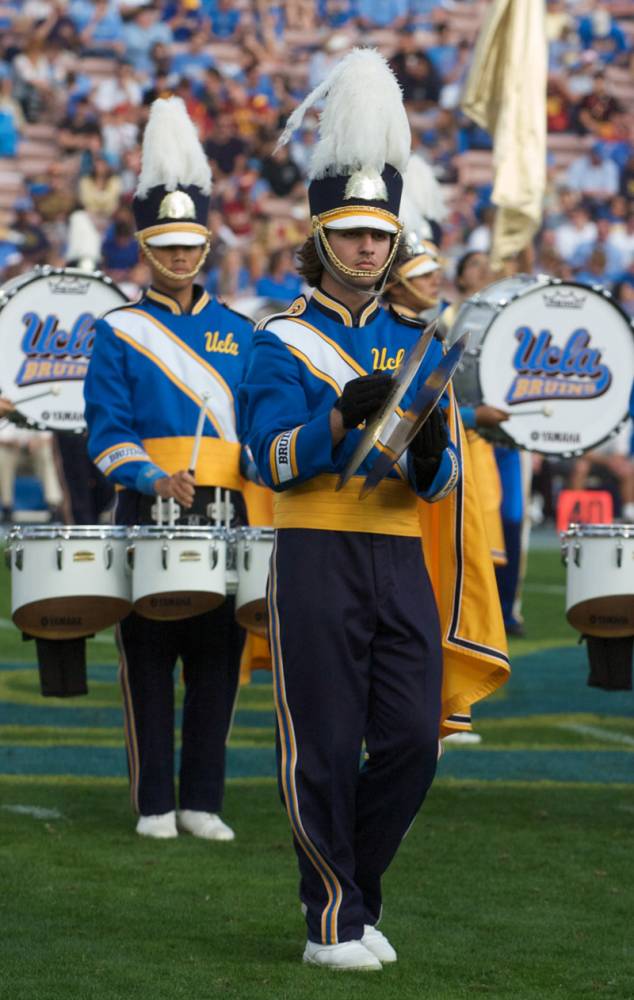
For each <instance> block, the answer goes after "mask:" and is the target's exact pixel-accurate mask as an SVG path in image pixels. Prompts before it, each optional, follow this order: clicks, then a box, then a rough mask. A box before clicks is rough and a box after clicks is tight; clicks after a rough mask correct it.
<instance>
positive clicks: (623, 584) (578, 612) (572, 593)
mask: <svg viewBox="0 0 634 1000" xmlns="http://www.w3.org/2000/svg"><path fill="white" fill-rule="evenodd" d="M561 543H562V544H561V551H562V559H563V562H564V564H565V565H566V567H567V573H566V618H567V619H568V621H569V622H570V624H571V625H572V626H573V628H576V629H578V630H579V632H583V633H584V634H585V635H598V636H605V637H608V638H614V639H617V638H620V637H623V636H627V635H634V524H571V525H570V527H569V529H568V531H564V532H562V534H561Z"/></svg>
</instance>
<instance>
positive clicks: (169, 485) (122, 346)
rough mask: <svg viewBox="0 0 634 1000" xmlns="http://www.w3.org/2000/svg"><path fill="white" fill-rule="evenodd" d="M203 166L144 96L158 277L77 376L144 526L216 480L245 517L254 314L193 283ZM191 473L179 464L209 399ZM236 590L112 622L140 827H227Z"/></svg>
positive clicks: (98, 457)
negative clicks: (166, 612) (180, 694)
mask: <svg viewBox="0 0 634 1000" xmlns="http://www.w3.org/2000/svg"><path fill="white" fill-rule="evenodd" d="M210 190H211V171H210V169H209V165H208V163H207V160H206V158H205V155H204V152H203V150H202V148H201V146H200V142H199V140H198V137H197V135H196V132H195V128H194V125H193V123H192V122H191V120H190V119H189V117H188V115H187V112H186V110H185V106H184V104H183V102H182V101H181V100H180V98H170V99H168V100H162V99H161V100H157V101H155V102H154V104H153V105H152V109H151V114H150V118H149V121H148V124H147V127H146V130H145V135H144V139H143V158H142V169H141V175H140V179H139V185H138V187H137V191H136V194H135V197H134V203H133V208H134V213H135V219H136V222H137V226H138V233H137V238H138V240H139V243H140V246H141V249H142V251H143V253H144V255H145V257H146V259H147V262H148V265H149V267H150V270H151V274H152V283H151V286H150V288H149V289H148V290H147V291H146V292H145V294H144V295H143V296H142V297H141V299H140V300H139V301H138V302H135V303H132V304H130V305H126V306H124V307H121V308H118V309H115V310H113V311H111V312H110V313H108V314H107V317H106V318H105V319H104V320H100V321H99V322H98V323H97V325H96V338H95V347H94V353H93V356H92V360H91V363H90V367H89V371H88V375H87V378H86V383H85V397H86V420H87V424H88V432H89V438H88V449H89V454H90V456H91V458H92V459H93V461H94V462H95V464H96V465H97V466H98V468H99V469H101V471H102V472H103V473H104V474H105V475H106V477H107V478H109V479H110V480H111V481H112V482H114V483H115V484H116V485H117V489H118V491H119V492H118V499H117V503H116V510H115V518H116V521H117V522H118V523H121V524H142V523H149V522H150V521H151V519H152V515H153V513H154V515H156V505H157V502H158V500H159V499H160V500H161V501H172V502H174V501H175V502H176V505H177V506H176V510H177V511H178V509H179V508H180V511H181V513H182V515H183V516H182V517H181V519H180V520H177V521H176V523H195V524H204V523H209V522H208V519H209V517H210V516H211V515H210V511H209V505H210V503H211V501H212V500H213V497H214V492H215V491H214V487H222V488H223V489H224V490H228V491H231V492H230V495H231V502H232V504H233V511H234V523H236V524H240V523H242V524H244V523H245V507H244V501H243V498H242V495H241V493H240V492H239V490H240V488H241V482H242V481H241V476H240V453H241V449H240V444H239V438H240V411H239V408H238V404H237V399H236V398H235V396H236V389H237V386H238V383H239V382H240V381H242V379H243V377H244V373H245V370H246V364H247V359H248V354H249V350H250V343H251V333H252V330H251V324H250V322H249V321H247V320H246V319H244V318H243V317H241V316H239V315H238V314H237V313H235V312H233V311H232V310H230V309H228V308H226V307H225V306H223V305H221V304H220V303H219V302H217V301H216V300H214V299H211V298H210V297H209V296H208V295H207V293H206V292H204V291H203V289H202V288H200V287H199V286H197V285H195V284H194V279H195V277H196V275H197V274H198V272H199V271H200V269H201V267H202V265H203V263H204V261H205V258H206V256H207V252H208V249H209V241H210V233H209V230H208V228H207V215H208V204H209V194H210ZM206 396H207V397H208V399H207V402H206V404H205V405H206V411H205V413H206V420H205V426H204V433H203V437H202V440H201V446H200V452H199V458H198V463H197V466H196V470H195V477H194V476H193V475H192V474H191V473H190V471H188V467H189V463H190V460H191V455H192V443H193V441H194V429H195V428H196V425H197V418H198V415H199V412H200V410H201V407H202V405H203V402H204V399H205V397H206ZM233 603H234V602H233V599H231V598H230V599H227V600H226V601H225V602H224V603H223V604H222V605H221V606H220V607H219V608H218V609H216V610H215V611H212V612H208V613H205V614H200V615H196V616H195V617H190V618H187V619H184V620H181V621H175V622H165V621H154V620H150V619H147V618H143V617H140V616H139V615H137V614H135V613H132V614H130V615H129V616H128V617H127V618H126V619H125V620H124V621H123V622H122V623H121V625H120V627H119V629H118V641H119V648H120V654H121V665H120V679H121V684H122V689H123V696H124V711H125V723H126V743H127V751H128V765H129V773H130V784H131V793H132V801H133V805H134V807H135V808H136V810H137V812H139V813H140V818H139V820H138V823H137V827H136V830H137V833H139V834H142V835H146V836H151V837H160V838H164V837H175V836H177V832H178V829H180V830H184V831H187V832H189V833H192V834H194V835H195V836H199V837H203V838H206V839H209V840H231V839H233V836H234V834H233V831H232V830H231V829H230V828H229V827H228V826H227V825H226V824H225V823H223V821H222V820H221V819H220V817H219V815H218V813H219V812H220V809H221V805H222V797H223V788H224V771H225V742H226V737H227V733H228V729H229V725H230V719H231V714H232V709H233V704H234V700H235V693H236V687H237V679H238V670H239V662H240V653H241V649H242V644H243V633H242V630H241V629H239V628H238V626H237V625H236V623H235V618H234V613H233ZM178 657H180V658H181V660H182V664H183V674H184V681H185V701H184V708H183V724H182V751H181V764H180V782H179V805H180V809H179V811H178V812H176V811H175V793H174V773H173V772H174V683H173V670H174V666H175V663H176V660H177V658H178Z"/></svg>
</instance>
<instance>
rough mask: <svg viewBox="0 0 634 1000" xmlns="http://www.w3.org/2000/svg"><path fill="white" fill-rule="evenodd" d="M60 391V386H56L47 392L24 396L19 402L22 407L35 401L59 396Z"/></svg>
mask: <svg viewBox="0 0 634 1000" xmlns="http://www.w3.org/2000/svg"><path fill="white" fill-rule="evenodd" d="M60 391H61V390H60V388H59V386H57V385H54V386H53V387H52V388H51V389H47V390H46V392H36V393H34V394H33V395H32V396H24V397H23V398H22V399H20V400H18V404H19V405H20V406H21V405H22V403H31V402H32V401H33V400H34V399H43V397H44V396H59V394H60Z"/></svg>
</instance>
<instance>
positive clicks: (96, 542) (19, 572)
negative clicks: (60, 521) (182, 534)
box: [6, 525, 132, 639]
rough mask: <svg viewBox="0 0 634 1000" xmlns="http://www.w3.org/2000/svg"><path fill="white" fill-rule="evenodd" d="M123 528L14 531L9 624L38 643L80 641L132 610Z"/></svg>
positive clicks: (9, 560)
mask: <svg viewBox="0 0 634 1000" xmlns="http://www.w3.org/2000/svg"><path fill="white" fill-rule="evenodd" d="M126 534H127V533H126V529H125V528H123V527H113V526H110V525H73V526H72V527H69V526H63V525H60V526H49V525H35V526H28V527H16V528H14V529H13V530H12V531H11V534H10V536H9V546H8V548H7V550H6V557H7V563H8V565H9V567H10V569H11V613H12V617H13V621H14V622H15V624H16V625H17V626H18V628H20V629H22V630H23V631H24V632H26V633H28V634H29V635H33V636H35V637H36V638H38V639H79V638H81V637H82V636H87V635H92V634H93V633H94V632H100V631H101V630H102V629H104V628H108V627H109V626H110V625H114V624H115V622H118V621H120V620H121V618H124V617H125V615H127V614H129V612H130V610H131V607H132V605H131V591H130V575H129V573H128V572H127V569H126V560H125V552H126V544H127V543H126Z"/></svg>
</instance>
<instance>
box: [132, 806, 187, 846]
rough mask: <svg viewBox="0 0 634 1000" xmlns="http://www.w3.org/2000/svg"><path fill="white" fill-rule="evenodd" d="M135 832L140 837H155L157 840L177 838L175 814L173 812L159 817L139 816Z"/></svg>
mask: <svg viewBox="0 0 634 1000" xmlns="http://www.w3.org/2000/svg"><path fill="white" fill-rule="evenodd" d="M136 832H137V833H140V834H141V836H142V837H156V838H157V840H168V839H169V838H170V837H178V830H177V829H176V813H175V812H174V810H172V812H168V813H161V815H160V816H139V820H138V823H137V825H136Z"/></svg>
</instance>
